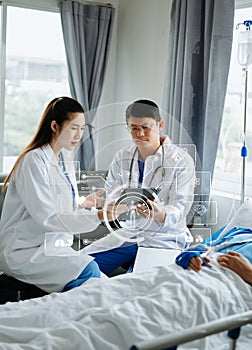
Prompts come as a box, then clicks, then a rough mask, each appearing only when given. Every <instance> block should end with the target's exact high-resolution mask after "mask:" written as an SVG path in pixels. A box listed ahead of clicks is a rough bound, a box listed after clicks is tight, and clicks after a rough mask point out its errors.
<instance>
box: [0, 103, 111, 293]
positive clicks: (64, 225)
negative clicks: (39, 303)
mask: <svg viewBox="0 0 252 350" xmlns="http://www.w3.org/2000/svg"><path fill="white" fill-rule="evenodd" d="M84 127H85V117H84V110H83V108H82V106H81V105H80V104H79V103H78V102H77V101H76V100H74V99H72V98H70V97H60V98H55V99H53V100H52V101H51V102H50V103H49V104H48V106H47V107H46V109H45V111H44V113H43V115H42V118H41V121H40V124H39V126H38V129H37V131H36V133H35V135H34V137H33V139H32V141H31V142H30V143H29V144H28V146H27V147H26V148H25V149H24V151H23V152H22V153H21V154H20V156H19V157H18V159H17V161H16V163H15V165H14V167H13V169H12V170H11V172H10V174H9V175H8V176H7V178H6V180H5V185H4V190H5V189H6V188H7V183H8V188H7V192H6V197H5V201H4V206H3V211H2V217H1V223H0V269H1V270H2V271H3V272H4V273H5V274H7V275H9V276H13V277H15V278H17V279H19V280H21V281H24V282H27V283H31V284H34V285H36V286H38V287H39V288H41V289H43V290H45V291H46V292H54V291H56V292H58V291H66V290H68V289H71V288H74V287H76V286H78V285H80V284H82V283H83V282H84V281H86V280H87V279H89V278H90V277H100V270H99V267H98V265H97V264H96V262H94V260H93V258H92V257H91V256H89V255H87V254H84V253H83V252H82V251H79V252H78V254H75V255H73V254H66V255H64V256H60V254H58V256H57V254H54V255H53V254H46V244H45V242H46V241H45V237H46V233H52V237H53V233H55V234H57V232H61V233H67V234H70V236H71V235H74V234H78V233H83V232H90V231H92V230H94V229H95V228H96V227H97V226H98V225H99V224H100V222H101V221H102V220H103V212H102V211H101V210H96V209H95V208H92V209H91V210H87V209H85V208H87V207H92V206H93V205H94V203H95V202H96V203H97V202H100V203H98V205H100V204H102V202H103V201H104V200H105V199H102V197H101V194H102V190H101V191H98V192H96V193H94V194H91V195H89V196H88V197H86V199H85V200H84V201H83V199H81V198H79V197H78V191H77V185H76V179H75V176H73V175H72V174H71V171H69V169H68V167H67V164H68V162H66V163H65V162H64V159H63V155H62V153H61V151H62V149H63V148H65V149H66V150H69V151H71V150H73V149H74V148H75V147H76V146H77V145H78V142H79V141H80V139H81V137H82V134H83V130H84ZM109 210H110V208H108V211H107V215H108V216H110V215H112V211H111V212H109ZM48 237H50V235H49V236H48ZM72 237H73V236H72ZM69 249H70V250H71V248H69ZM72 251H74V250H73V249H72Z"/></svg>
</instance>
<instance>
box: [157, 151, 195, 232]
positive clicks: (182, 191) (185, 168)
mask: <svg viewBox="0 0 252 350" xmlns="http://www.w3.org/2000/svg"><path fill="white" fill-rule="evenodd" d="M195 179H196V178H195V167H194V162H193V160H192V159H191V157H190V156H188V157H187V158H185V159H184V162H183V164H181V166H178V167H177V169H176V171H175V177H174V181H173V182H172V185H171V188H170V191H169V200H168V203H166V204H165V205H164V210H165V212H166V219H165V223H164V225H163V230H165V229H166V228H168V227H169V228H171V227H172V226H173V227H174V228H175V227H176V226H177V225H178V224H179V223H180V222H183V221H185V220H186V216H187V214H188V213H189V211H190V208H191V206H192V203H193V199H194V188H195Z"/></svg>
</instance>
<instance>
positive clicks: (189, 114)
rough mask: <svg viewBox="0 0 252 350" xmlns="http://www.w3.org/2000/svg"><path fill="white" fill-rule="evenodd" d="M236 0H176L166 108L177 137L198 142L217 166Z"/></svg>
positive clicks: (204, 160) (205, 164)
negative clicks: (216, 160)
mask: <svg viewBox="0 0 252 350" xmlns="http://www.w3.org/2000/svg"><path fill="white" fill-rule="evenodd" d="M233 22H234V0H173V3H172V11H171V25H170V38H169V48H168V62H167V75H166V81H165V87H164V95H163V106H162V107H163V111H164V112H166V113H168V114H169V115H170V116H171V118H169V120H168V121H167V122H168V123H167V126H168V130H167V132H168V133H169V134H170V136H171V138H172V140H173V142H175V143H187V142H188V139H186V140H185V138H186V134H188V135H189V137H190V138H191V140H192V142H193V143H194V144H195V145H196V148H197V153H198V156H199V159H198V160H199V163H198V165H197V168H198V170H204V171H210V172H211V173H212V172H213V169H214V164H215V158H216V154H217V147H218V139H219V134H220V128H221V122H222V114H223V108H224V102H225V95H226V86H227V78H228V72H229V64H230V56H231V48H232V39H233ZM183 130H185V131H186V132H183Z"/></svg>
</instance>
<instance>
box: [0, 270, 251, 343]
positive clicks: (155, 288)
mask: <svg viewBox="0 0 252 350" xmlns="http://www.w3.org/2000/svg"><path fill="white" fill-rule="evenodd" d="M249 309H250V310H251V309H252V287H251V286H249V285H248V284H246V283H245V282H243V281H242V279H240V278H239V276H238V275H236V274H235V273H233V272H232V271H229V270H226V269H224V268H221V267H220V266H217V264H216V265H214V267H213V268H212V269H209V268H207V267H204V268H203V270H202V271H201V272H200V273H195V272H193V271H188V270H183V269H182V268H181V267H179V266H177V265H175V264H172V265H170V266H168V267H156V268H154V269H153V270H152V271H150V272H148V273H142V274H138V273H135V274H127V275H120V276H117V277H113V278H110V279H108V278H104V279H92V280H89V281H87V282H86V283H85V284H84V285H82V286H81V287H79V288H76V289H73V290H71V291H69V292H66V293H63V294H60V293H53V294H51V295H48V296H45V297H43V298H39V299H34V300H27V301H23V302H19V303H8V304H5V305H2V306H0V349H1V350H2V349H3V350H10V349H11V350H13V349H15V350H19V349H22V350H35V349H36V350H40V349H41V350H42V349H43V350H62V349H67V350H79V349H85V350H91V349H92V350H124V349H130V346H131V345H132V344H134V343H136V342H139V341H142V340H147V339H151V338H153V337H157V336H159V335H163V334H169V333H170V332H173V331H174V330H181V332H182V331H183V329H184V328H187V327H192V326H195V325H197V324H202V323H205V322H208V321H211V320H215V319H219V318H220V317H225V316H228V315H233V314H236V313H240V312H243V311H247V310H249ZM226 343H228V338H227V337H226V334H225V335H224V334H221V335H214V336H211V337H208V338H206V339H204V340H201V341H197V342H192V343H190V344H188V346H183V347H180V348H179V349H182V348H183V349H185V348H190V349H200V348H202V349H211V350H212V349H214V348H215V349H218V350H221V349H223V350H224V349H227V348H226V347H225V346H226ZM251 348H252V327H251V326H245V327H244V328H243V330H242V336H241V337H240V339H239V342H238V346H237V349H240V350H251Z"/></svg>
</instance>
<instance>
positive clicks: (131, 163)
mask: <svg viewBox="0 0 252 350" xmlns="http://www.w3.org/2000/svg"><path fill="white" fill-rule="evenodd" d="M161 147H162V161H161V165H159V166H158V167H157V168H156V169H155V170H154V172H153V174H152V177H151V180H150V183H149V187H151V184H152V182H153V179H154V177H155V175H156V174H157V172H158V170H159V169H162V179H161V182H160V184H161V183H162V182H163V180H164V177H165V168H164V145H163V143H162V145H161ZM137 151H138V148H137V147H136V149H135V151H134V153H133V156H132V159H131V162H130V169H129V187H131V180H132V170H133V165H134V160H135V156H136V153H137ZM157 187H159V186H157Z"/></svg>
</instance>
